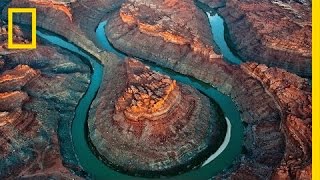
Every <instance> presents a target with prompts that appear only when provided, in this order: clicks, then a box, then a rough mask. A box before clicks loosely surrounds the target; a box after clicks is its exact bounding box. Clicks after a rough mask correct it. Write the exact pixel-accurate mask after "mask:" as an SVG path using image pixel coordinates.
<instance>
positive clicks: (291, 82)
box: [242, 63, 312, 179]
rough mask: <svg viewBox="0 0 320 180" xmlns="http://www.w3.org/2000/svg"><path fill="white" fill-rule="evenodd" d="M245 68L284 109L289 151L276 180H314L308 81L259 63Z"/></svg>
mask: <svg viewBox="0 0 320 180" xmlns="http://www.w3.org/2000/svg"><path fill="white" fill-rule="evenodd" d="M242 68H243V69H244V70H245V71H246V72H248V73H249V74H250V75H252V76H253V77H255V78H256V79H258V80H259V81H261V83H262V84H263V85H264V86H265V88H266V89H267V90H268V92H270V93H272V94H273V96H274V97H275V99H276V101H277V102H278V104H279V106H280V107H281V109H282V116H283V121H282V126H281V128H282V132H283V133H284V134H285V136H286V151H285V156H284V158H283V160H282V163H281V165H280V167H279V168H278V169H277V170H276V171H275V174H274V179H310V177H311V149H312V142H311V134H312V131H311V124H312V121H311V118H312V110H311V88H310V85H309V83H308V81H307V80H306V79H302V78H300V77H299V76H296V75H294V74H290V73H287V72H286V71H284V70H282V69H278V68H268V67H267V66H265V65H258V64H256V63H248V64H244V65H243V66H242Z"/></svg>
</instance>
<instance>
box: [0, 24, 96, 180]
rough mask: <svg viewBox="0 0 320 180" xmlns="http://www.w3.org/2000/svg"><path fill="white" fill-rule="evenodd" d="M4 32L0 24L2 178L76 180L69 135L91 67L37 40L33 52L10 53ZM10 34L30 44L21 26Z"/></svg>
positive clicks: (76, 164)
mask: <svg viewBox="0 0 320 180" xmlns="http://www.w3.org/2000/svg"><path fill="white" fill-rule="evenodd" d="M0 21H2V20H0ZM6 28H7V26H6V25H5V24H2V25H1V26H0V29H1V34H0V36H1V39H0V44H1V45H2V49H0V178H1V179H6V178H8V179H15V178H18V179H19V178H22V179H23V178H30V179H37V178H40V179H41V178H49V177H51V178H61V179H76V178H80V177H79V176H77V175H80V174H81V173H82V169H81V167H80V166H79V163H78V161H77V159H76V157H75V154H74V150H73V146H72V145H70V144H72V141H71V137H70V136H69V135H68V134H69V131H70V129H71V127H70V121H71V120H72V119H73V118H72V117H73V115H74V111H75V107H76V106H77V103H78V100H80V98H81V97H82V95H83V94H84V92H85V91H86V89H87V86H88V83H89V74H90V69H89V67H88V66H87V65H85V64H84V63H83V62H82V61H81V59H79V58H78V57H76V56H74V55H72V54H70V53H69V52H67V51H65V50H62V49H60V48H57V47H49V46H46V45H43V44H42V43H40V42H38V47H37V49H35V50H9V49H7V47H6V42H7V37H8V35H7V31H6ZM13 33H14V34H13V37H14V38H15V39H16V42H17V43H24V42H27V41H30V39H27V38H26V37H25V36H24V34H27V33H25V32H24V31H23V30H22V28H20V27H19V26H14V31H13ZM66 144H68V145H66ZM74 172H77V173H78V174H77V175H75V174H74Z"/></svg>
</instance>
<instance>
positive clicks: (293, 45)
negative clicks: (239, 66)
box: [219, 0, 312, 76]
mask: <svg viewBox="0 0 320 180" xmlns="http://www.w3.org/2000/svg"><path fill="white" fill-rule="evenodd" d="M270 9H272V11H271V10H270ZM219 12H220V13H221V15H222V16H223V17H224V19H225V22H226V24H227V27H228V29H229V34H230V40H231V42H232V43H233V44H234V46H235V50H236V51H237V52H238V54H239V55H240V56H241V57H242V59H244V60H250V61H256V62H258V63H263V64H266V65H268V66H272V67H280V68H283V69H286V70H287V71H289V72H293V73H296V74H298V75H300V76H311V29H312V25H311V5H310V2H309V1H304V2H302V1H301V2H299V1H285V0H263V1H255V0H244V1H243V0H230V1H227V3H226V7H225V8H222V9H221V10H220V11H219Z"/></svg>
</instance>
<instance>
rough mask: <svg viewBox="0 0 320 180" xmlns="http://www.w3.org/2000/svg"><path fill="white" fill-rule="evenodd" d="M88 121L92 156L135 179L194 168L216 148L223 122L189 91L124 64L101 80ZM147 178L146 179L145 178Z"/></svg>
mask: <svg viewBox="0 0 320 180" xmlns="http://www.w3.org/2000/svg"><path fill="white" fill-rule="evenodd" d="M102 86H103V87H102V90H100V92H99V94H98V98H97V100H95V102H94V105H93V107H94V108H93V110H91V112H90V116H89V120H88V123H89V134H90V136H89V137H90V140H91V143H92V144H93V146H94V149H95V150H96V151H97V153H98V154H99V155H100V156H101V157H102V159H104V160H105V162H106V163H108V164H110V165H111V166H112V167H116V168H119V169H121V170H122V171H125V172H128V173H132V174H138V175H148V176H151V175H160V174H162V175H170V174H178V173H179V172H181V171H184V170H187V169H190V168H192V167H195V166H198V165H200V162H202V161H204V160H205V159H206V158H207V157H208V156H209V155H210V154H211V153H213V152H214V150H215V149H216V148H217V147H218V146H219V145H220V144H221V142H222V139H223V138H224V133H225V120H224V117H223V114H222V113H221V111H220V109H219V108H218V107H217V105H216V104H215V103H213V102H210V100H209V99H208V98H207V97H206V96H204V95H202V94H201V93H199V92H198V91H196V90H195V89H193V88H191V87H189V86H186V85H182V84H180V83H177V82H176V81H174V80H171V79H170V78H169V77H167V76H164V75H161V74H159V73H157V72H153V71H151V70H150V69H149V68H148V67H146V66H145V65H143V64H142V63H141V62H139V61H136V60H133V59H129V60H126V61H125V62H124V63H121V64H119V65H117V70H116V71H114V72H112V74H111V73H109V74H108V76H107V75H105V80H104V83H103V85H102ZM145 173H148V174H145Z"/></svg>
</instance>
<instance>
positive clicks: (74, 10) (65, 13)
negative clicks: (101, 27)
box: [0, 0, 124, 65]
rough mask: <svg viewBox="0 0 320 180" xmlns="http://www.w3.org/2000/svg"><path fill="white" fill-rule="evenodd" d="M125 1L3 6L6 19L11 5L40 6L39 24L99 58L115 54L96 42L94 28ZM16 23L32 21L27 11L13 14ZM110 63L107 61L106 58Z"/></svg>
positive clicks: (18, 3) (18, 2) (20, 3)
mask: <svg viewBox="0 0 320 180" xmlns="http://www.w3.org/2000/svg"><path fill="white" fill-rule="evenodd" d="M123 1H124V0H49V1H47V0H12V1H10V2H6V3H7V4H5V5H1V6H2V7H0V9H3V11H2V17H3V19H7V18H8V17H7V9H8V8H10V7H11V8H15V7H18V8H30V7H32V8H37V26H38V27H41V28H43V29H47V30H50V31H52V32H54V33H56V34H59V35H60V36H63V37H65V38H66V39H68V40H69V41H71V42H73V43H74V44H76V45H77V46H79V47H81V48H82V49H84V50H86V51H87V52H89V53H91V54H92V55H94V56H95V57H96V58H97V59H98V60H102V59H105V60H108V59H113V58H114V57H112V56H110V54H109V53H106V52H104V51H102V50H101V49H99V48H98V47H97V46H98V45H96V38H95V28H96V27H97V25H98V24H99V23H100V21H102V20H103V19H104V18H106V17H108V16H110V14H112V12H113V11H114V10H115V9H117V8H118V7H120V5H121V3H122V2H123ZM13 20H14V22H16V23H22V24H30V23H31V22H30V17H29V16H28V14H25V13H18V14H15V16H14V19H13ZM105 64H106V65H107V64H108V61H105Z"/></svg>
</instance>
